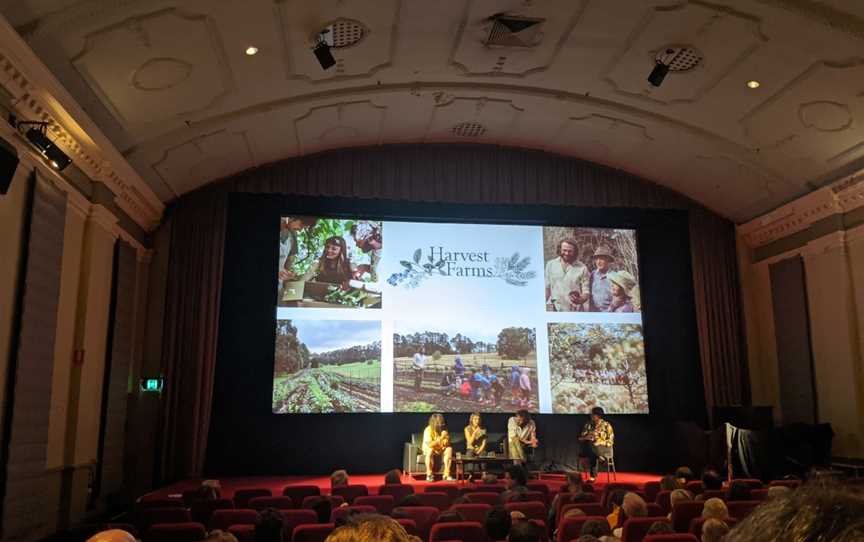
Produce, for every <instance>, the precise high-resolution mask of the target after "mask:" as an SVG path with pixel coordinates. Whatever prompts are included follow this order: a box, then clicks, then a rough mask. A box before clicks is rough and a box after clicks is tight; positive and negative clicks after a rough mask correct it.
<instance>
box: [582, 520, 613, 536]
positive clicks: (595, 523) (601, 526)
mask: <svg viewBox="0 0 864 542" xmlns="http://www.w3.org/2000/svg"><path fill="white" fill-rule="evenodd" d="M581 534H582V536H585V535H589V536H595V537H597V538H600V537H601V536H612V529H611V528H609V522H608V521H603V520H599V519H589V520H588V521H586V522H585V523H583V524H582V531H581Z"/></svg>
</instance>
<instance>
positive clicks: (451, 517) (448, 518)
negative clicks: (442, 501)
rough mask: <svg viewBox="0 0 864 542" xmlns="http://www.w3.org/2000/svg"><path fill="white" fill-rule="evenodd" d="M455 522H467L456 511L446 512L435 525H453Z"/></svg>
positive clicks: (442, 513)
mask: <svg viewBox="0 0 864 542" xmlns="http://www.w3.org/2000/svg"><path fill="white" fill-rule="evenodd" d="M455 521H465V517H464V516H463V515H462V514H460V513H459V512H456V511H454V510H445V511H444V512H441V514H440V515H439V516H438V519H437V520H436V521H435V523H453V522H455Z"/></svg>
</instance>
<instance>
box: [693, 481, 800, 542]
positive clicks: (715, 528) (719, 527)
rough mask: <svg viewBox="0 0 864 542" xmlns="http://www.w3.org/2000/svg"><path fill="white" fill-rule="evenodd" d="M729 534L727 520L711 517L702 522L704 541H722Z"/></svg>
mask: <svg viewBox="0 0 864 542" xmlns="http://www.w3.org/2000/svg"><path fill="white" fill-rule="evenodd" d="M787 489H788V488H787ZM727 534H729V525H728V524H727V523H726V522H725V521H720V520H719V519H709V520H707V521H706V522H705V523H703V524H702V542H720V541H721V540H723V537H724V536H726V535H727Z"/></svg>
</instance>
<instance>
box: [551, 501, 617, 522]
mask: <svg viewBox="0 0 864 542" xmlns="http://www.w3.org/2000/svg"><path fill="white" fill-rule="evenodd" d="M572 508H578V509H579V510H582V511H583V512H584V513H585V515H586V516H604V517H605V516H606V509H605V508H603V505H602V504H600V503H599V502H573V503H569V504H565V505H564V506H562V507H561V509H560V510H559V514H558V515H557V516H555V517H556V518H558V523H559V524H560V523H561V520H562V519H563V518H564V516H565V515H566V514H567V510H570V509H572Z"/></svg>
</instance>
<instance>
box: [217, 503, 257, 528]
mask: <svg viewBox="0 0 864 542" xmlns="http://www.w3.org/2000/svg"><path fill="white" fill-rule="evenodd" d="M257 519H258V512H257V511H256V510H252V509H249V508H246V509H237V508H235V509H233V510H213V513H212V514H210V521H209V523H207V529H208V530H210V531H212V530H213V529H219V530H220V531H227V530H228V527H230V526H232V525H255V521H256V520H257Z"/></svg>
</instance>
